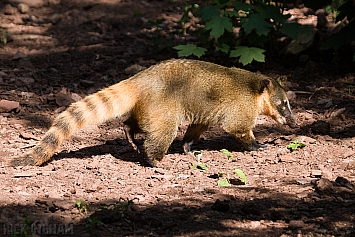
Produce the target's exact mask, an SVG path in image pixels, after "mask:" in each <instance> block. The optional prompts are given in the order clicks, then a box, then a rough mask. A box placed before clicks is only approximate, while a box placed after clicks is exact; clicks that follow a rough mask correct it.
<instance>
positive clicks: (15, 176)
mask: <svg viewBox="0 0 355 237" xmlns="http://www.w3.org/2000/svg"><path fill="white" fill-rule="evenodd" d="M32 176H33V173H18V174H14V178H23V177H32Z"/></svg>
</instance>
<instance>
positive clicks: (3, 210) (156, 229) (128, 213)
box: [0, 180, 355, 237]
mask: <svg viewBox="0 0 355 237" xmlns="http://www.w3.org/2000/svg"><path fill="white" fill-rule="evenodd" d="M343 181H344V180H343ZM285 185H287V184H285ZM309 186H310V187H311V188H313V189H314V191H313V192H309V193H308V194H307V195H306V196H304V197H302V198H298V197H296V196H295V195H290V194H287V193H282V192H278V191H277V190H271V189H267V188H255V187H244V188H243V187H232V188H230V189H231V190H235V191H236V192H238V190H239V189H241V190H244V191H248V190H249V191H254V195H251V196H249V197H246V198H238V197H235V196H234V195H230V194H223V195H221V194H219V192H220V191H219V189H217V188H216V189H214V190H209V189H205V190H202V191H200V192H198V193H194V194H193V193H185V194H184V197H181V198H180V199H179V200H175V201H163V200H162V201H159V203H158V204H152V205H151V204H146V203H139V201H138V200H135V199H132V200H130V199H125V198H119V197H118V198H117V199H116V200H105V201H102V202H95V203H92V204H89V209H88V210H89V211H88V212H86V211H84V212H83V213H82V214H80V213H79V212H78V213H77V214H75V215H76V216H78V217H81V218H79V219H80V220H78V219H76V220H77V221H73V220H72V219H71V218H63V217H64V216H68V214H69V212H70V208H75V201H74V200H72V199H65V200H60V202H61V203H66V205H64V207H65V208H64V209H63V208H60V207H58V206H56V202H58V199H51V198H42V199H41V200H38V201H36V203H35V204H33V205H14V206H11V205H10V206H2V207H0V218H1V219H0V223H1V224H2V225H0V233H2V235H1V236H10V235H11V234H13V231H20V230H21V228H23V227H25V226H26V225H27V226H28V227H29V228H30V229H31V228H32V230H33V231H34V232H35V234H38V235H40V236H52V235H51V234H54V235H55V234H58V235H59V234H60V236H73V235H75V236H81V235H83V234H87V233H90V236H137V235H138V236H147V235H149V236H206V235H213V236H271V237H273V236H275V237H276V236H281V235H283V234H287V235H290V236H296V235H297V234H311V235H324V234H325V235H329V236H331V235H335V236H349V237H350V236H354V234H355V226H354V213H355V205H354V197H355V189H354V184H351V183H350V182H345V183H344V182H343V183H341V182H338V183H337V182H333V184H332V186H331V187H330V188H329V189H327V190H319V187H317V185H316V184H309ZM215 194H216V195H215ZM206 196H209V197H211V198H209V199H206V198H205V197H206ZM108 203H110V204H108ZM79 209H80V208H79ZM75 215H73V214H71V215H70V214H69V216H70V217H74V216H75ZM49 217H51V218H49ZM26 218H29V219H27V224H26ZM46 231H47V232H46ZM49 231H51V232H49ZM65 231H66V232H65Z"/></svg>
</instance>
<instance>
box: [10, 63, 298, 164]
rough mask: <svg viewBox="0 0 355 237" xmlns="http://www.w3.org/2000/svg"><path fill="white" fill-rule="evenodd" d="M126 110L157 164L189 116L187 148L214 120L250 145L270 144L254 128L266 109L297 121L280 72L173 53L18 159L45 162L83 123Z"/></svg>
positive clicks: (89, 103)
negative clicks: (274, 75)
mask: <svg viewBox="0 0 355 237" xmlns="http://www.w3.org/2000/svg"><path fill="white" fill-rule="evenodd" d="M124 114H128V116H129V119H128V120H127V121H126V123H125V132H126V136H127V138H128V140H129V142H130V144H131V145H132V146H133V147H134V148H135V149H137V147H136V145H135V144H134V134H135V133H138V132H140V131H143V132H144V133H145V134H146V140H145V143H144V148H145V153H146V155H147V160H148V162H149V163H150V164H151V165H152V166H155V165H156V162H157V161H160V160H161V159H162V158H163V157H164V155H165V153H166V151H167V150H168V148H169V146H170V144H171V143H172V141H173V140H174V138H175V137H176V133H177V130H178V126H179V124H180V123H181V122H182V121H183V120H188V121H189V122H190V123H191V125H190V126H189V128H188V130H187V132H186V135H185V137H184V139H183V142H184V150H185V152H189V150H190V146H191V144H192V143H193V141H196V140H197V139H198V138H199V137H200V135H201V134H202V133H203V132H204V131H205V130H207V128H208V127H209V126H210V125H212V124H220V125H221V126H222V127H223V128H224V129H225V130H226V131H227V132H229V133H231V134H233V135H234V136H235V137H236V138H237V139H238V140H239V141H241V142H242V144H243V145H244V147H245V148H246V149H247V150H257V149H258V148H259V147H261V146H262V145H260V144H258V143H257V142H256V140H255V138H254V135H253V132H252V128H253V127H254V126H255V122H256V118H257V116H258V115H259V114H265V115H269V116H271V117H272V118H274V119H275V120H276V121H278V122H280V123H282V124H286V123H287V124H289V125H290V126H292V127H294V126H296V124H295V121H294V117H293V115H292V112H291V110H290V108H289V105H288V100H287V97H286V93H285V91H284V90H283V89H282V87H281V86H280V85H279V84H278V83H277V82H276V81H275V80H274V79H272V78H268V77H266V76H264V75H262V74H257V73H252V72H249V71H246V70H242V69H238V68H226V67H223V66H219V65H216V64H212V63H208V62H203V61H196V60H168V61H165V62H162V63H160V64H157V65H155V66H152V67H150V68H148V69H146V70H144V71H142V72H140V73H138V74H137V75H135V76H133V77H131V78H129V79H127V80H124V81H122V82H120V83H118V84H115V85H113V86H110V87H108V88H106V89H103V90H101V91H99V92H97V93H95V94H92V95H89V96H87V97H85V98H84V99H83V100H81V101H79V102H77V103H74V104H72V105H70V106H69V108H68V109H67V110H65V111H64V112H62V113H61V114H60V115H59V116H58V117H57V118H56V119H55V120H54V122H53V125H52V127H51V128H50V129H49V131H48V132H47V133H46V135H45V137H44V138H43V140H42V141H40V142H39V143H38V144H37V145H36V146H35V147H34V148H33V149H32V150H31V151H30V152H29V153H28V154H25V155H23V156H21V157H17V158H15V159H13V160H12V161H11V165H13V166H17V165H41V164H43V163H45V162H47V161H48V160H49V159H50V158H51V156H52V155H53V154H54V152H55V151H56V150H57V149H58V147H59V146H60V144H61V143H62V142H63V140H64V139H66V138H68V137H69V136H71V135H72V134H73V133H74V132H75V131H77V130H78V129H81V128H82V127H84V126H85V125H88V124H100V123H103V122H104V121H106V120H108V119H111V118H115V117H119V116H122V115H124Z"/></svg>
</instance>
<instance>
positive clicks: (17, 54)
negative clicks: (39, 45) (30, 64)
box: [12, 51, 27, 60]
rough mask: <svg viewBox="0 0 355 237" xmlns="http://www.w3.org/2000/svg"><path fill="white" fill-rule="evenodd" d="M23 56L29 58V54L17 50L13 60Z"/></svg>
mask: <svg viewBox="0 0 355 237" xmlns="http://www.w3.org/2000/svg"><path fill="white" fill-rule="evenodd" d="M21 58H27V54H25V53H24V52H23V51H17V52H16V53H15V55H14V56H13V57H12V60H18V59H21Z"/></svg>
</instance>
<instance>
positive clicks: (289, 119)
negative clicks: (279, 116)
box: [286, 114, 300, 128]
mask: <svg viewBox="0 0 355 237" xmlns="http://www.w3.org/2000/svg"><path fill="white" fill-rule="evenodd" d="M286 123H287V125H288V126H289V127H290V128H299V127H300V126H298V124H297V123H296V120H295V117H294V116H293V114H291V116H289V117H287V118H286Z"/></svg>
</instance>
